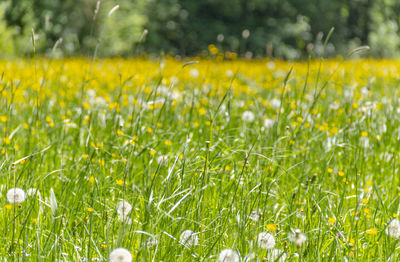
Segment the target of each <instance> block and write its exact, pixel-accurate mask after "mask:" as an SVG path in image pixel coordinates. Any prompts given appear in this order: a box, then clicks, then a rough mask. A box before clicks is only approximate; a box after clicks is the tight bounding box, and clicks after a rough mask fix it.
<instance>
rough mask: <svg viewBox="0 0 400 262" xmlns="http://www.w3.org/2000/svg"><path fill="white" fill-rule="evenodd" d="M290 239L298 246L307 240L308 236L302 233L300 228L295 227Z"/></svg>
mask: <svg viewBox="0 0 400 262" xmlns="http://www.w3.org/2000/svg"><path fill="white" fill-rule="evenodd" d="M289 241H291V242H293V243H295V244H296V245H297V247H300V246H301V245H302V244H303V243H304V242H306V241H307V236H306V235H305V234H304V233H302V232H301V230H300V229H295V230H294V231H293V232H292V233H291V234H290V235H289Z"/></svg>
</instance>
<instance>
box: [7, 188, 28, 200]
mask: <svg viewBox="0 0 400 262" xmlns="http://www.w3.org/2000/svg"><path fill="white" fill-rule="evenodd" d="M7 200H8V202H10V203H11V204H17V203H22V202H24V200H25V191H24V190H22V189H21V188H17V187H15V188H11V189H10V190H8V192H7Z"/></svg>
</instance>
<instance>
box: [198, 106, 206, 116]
mask: <svg viewBox="0 0 400 262" xmlns="http://www.w3.org/2000/svg"><path fill="white" fill-rule="evenodd" d="M199 114H200V115H201V116H204V115H205V114H206V109H205V108H204V107H200V109H199Z"/></svg>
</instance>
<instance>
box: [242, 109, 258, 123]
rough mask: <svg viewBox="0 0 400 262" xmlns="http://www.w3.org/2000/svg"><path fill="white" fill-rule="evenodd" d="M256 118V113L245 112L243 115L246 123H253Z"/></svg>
mask: <svg viewBox="0 0 400 262" xmlns="http://www.w3.org/2000/svg"><path fill="white" fill-rule="evenodd" d="M254 118H255V116H254V113H253V112H251V111H245V112H244V113H243V115H242V120H243V121H245V122H253V121H254Z"/></svg>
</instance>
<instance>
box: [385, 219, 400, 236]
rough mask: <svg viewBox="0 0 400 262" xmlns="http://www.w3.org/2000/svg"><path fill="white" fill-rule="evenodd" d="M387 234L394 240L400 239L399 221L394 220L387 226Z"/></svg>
mask: <svg viewBox="0 0 400 262" xmlns="http://www.w3.org/2000/svg"><path fill="white" fill-rule="evenodd" d="M385 233H386V234H387V235H388V236H390V237H393V238H399V237H400V221H399V220H398V219H393V220H392V221H390V223H389V225H388V226H387V228H386V230H385Z"/></svg>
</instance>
